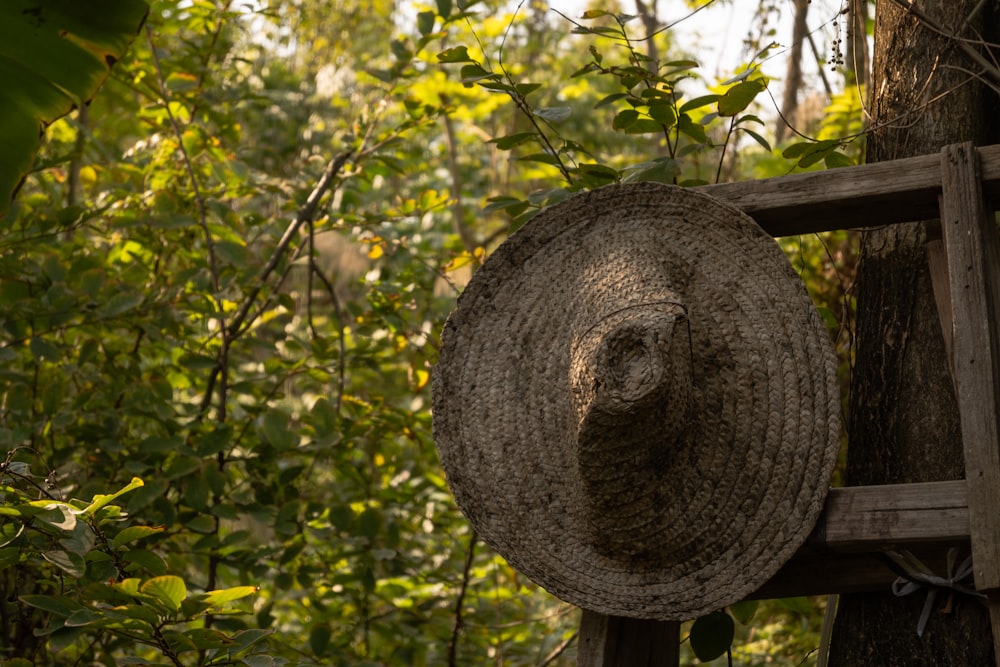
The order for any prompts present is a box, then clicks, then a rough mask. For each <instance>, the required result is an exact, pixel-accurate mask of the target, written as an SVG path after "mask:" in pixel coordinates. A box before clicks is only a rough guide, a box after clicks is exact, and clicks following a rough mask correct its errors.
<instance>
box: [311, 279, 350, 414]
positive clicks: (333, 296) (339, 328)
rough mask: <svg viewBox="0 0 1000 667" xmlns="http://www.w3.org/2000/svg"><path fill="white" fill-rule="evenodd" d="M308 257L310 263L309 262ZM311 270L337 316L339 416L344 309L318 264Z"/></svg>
mask: <svg viewBox="0 0 1000 667" xmlns="http://www.w3.org/2000/svg"><path fill="white" fill-rule="evenodd" d="M311 261H312V260H311V259H310V263H311ZM312 272H314V273H315V274H316V276H317V277H318V278H319V280H320V282H321V283H323V287H324V288H325V289H326V291H327V293H328V294H329V295H330V300H331V301H333V312H334V314H335V315H336V317H337V340H338V344H339V347H340V357H339V358H338V359H337V403H336V405H335V406H334V407H335V408H336V415H337V417H338V418H339V417H340V406H341V404H342V403H343V402H344V387H345V386H346V374H347V365H346V364H347V361H346V356H347V345H346V343H345V342H344V311H343V309H342V308H341V307H340V299H338V298H337V292H336V290H334V289H333V285H332V284H331V283H330V281H329V280H328V279H327V277H326V276H325V275H324V274H323V272H322V271H320V270H319V267H318V266H315V265H313V266H312Z"/></svg>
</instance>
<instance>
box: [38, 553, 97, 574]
mask: <svg viewBox="0 0 1000 667" xmlns="http://www.w3.org/2000/svg"><path fill="white" fill-rule="evenodd" d="M42 558H44V559H45V560H47V561H49V562H50V563H52V564H53V565H55V566H56V567H58V568H59V569H60V570H62V571H64V572H66V573H67V574H68V575H70V576H72V577H77V578H79V577H82V576H83V573H84V572H86V571H87V563H86V562H85V561H84V560H83V556H81V555H80V554H75V553H72V552H69V551H43V552H42Z"/></svg>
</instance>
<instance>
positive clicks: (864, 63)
mask: <svg viewBox="0 0 1000 667" xmlns="http://www.w3.org/2000/svg"><path fill="white" fill-rule="evenodd" d="M867 22H868V0H850V3H849V6H848V11H847V26H848V27H847V39H846V40H844V46H845V48H844V83H845V84H846V85H848V86H855V85H857V86H861V87H865V86H867V85H868V64H869V63H868V33H867V32H866V30H865V24H866V23H867Z"/></svg>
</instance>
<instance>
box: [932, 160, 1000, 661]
mask: <svg viewBox="0 0 1000 667" xmlns="http://www.w3.org/2000/svg"><path fill="white" fill-rule="evenodd" d="M981 180H982V178H981V174H980V168H979V155H978V153H977V151H976V149H975V147H974V146H973V145H972V144H971V143H969V142H967V143H963V144H956V145H952V146H946V147H945V148H944V149H943V150H942V152H941V186H942V195H941V230H942V235H943V237H944V244H945V252H946V253H947V256H948V273H949V279H950V282H951V303H952V308H953V317H952V324H953V326H954V337H953V345H954V368H955V385H956V387H957V388H958V405H959V412H960V413H961V420H962V443H963V447H964V452H965V478H966V483H967V484H968V502H969V526H970V529H971V542H972V560H973V573H974V576H975V582H976V589H977V590H978V591H980V592H984V593H986V594H987V595H988V597H989V607H990V622H991V624H992V626H993V646H994V651H995V653H996V656H997V664H998V665H1000V430H998V416H1000V326H998V322H997V317H998V316H1000V239H998V237H997V231H996V224H995V223H994V221H993V215H992V214H991V213H990V212H989V210H988V209H987V207H986V204H985V202H984V199H983V192H982V183H981Z"/></svg>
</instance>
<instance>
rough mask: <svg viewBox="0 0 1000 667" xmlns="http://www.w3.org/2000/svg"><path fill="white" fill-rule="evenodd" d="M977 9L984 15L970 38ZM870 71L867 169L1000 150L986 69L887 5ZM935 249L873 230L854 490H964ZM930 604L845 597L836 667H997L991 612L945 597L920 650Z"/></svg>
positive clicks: (856, 393)
mask: <svg viewBox="0 0 1000 667" xmlns="http://www.w3.org/2000/svg"><path fill="white" fill-rule="evenodd" d="M917 5H918V6H919V7H920V9H922V12H923V13H925V14H926V15H927V16H928V17H929V18H930V19H932V20H933V21H934V22H936V23H937V24H939V25H940V26H942V27H944V28H945V29H946V30H947V31H950V32H952V33H954V32H958V31H959V29H960V28H961V27H962V26H963V25H965V31H964V33H963V34H965V35H974V34H976V33H979V34H982V33H983V32H984V30H985V26H990V27H991V29H992V27H993V26H994V23H995V20H996V18H997V17H1000V12H998V11H997V10H998V6H1000V0H988V1H987V2H985V3H977V2H974V1H964V0H963V1H960V2H956V1H955V0H925V1H924V2H919V3H917ZM976 5H984V7H983V8H982V11H981V12H980V13H979V14H978V15H976V16H973V17H972V18H971V20H969V21H968V23H967V24H966V21H967V17H968V16H969V13H970V12H973V8H974V7H975V6H976ZM973 31H975V32H973ZM987 32H988V31H987ZM990 37H991V36H990V35H989V34H986V39H990ZM958 68H961V69H958ZM873 70H874V71H873V76H872V80H873V89H872V92H873V116H874V119H875V120H874V123H873V125H874V127H875V128H876V129H875V130H874V131H873V132H872V133H871V134H870V136H869V140H868V161H869V162H879V161H883V160H892V159H896V158H903V157H909V156H913V155H920V154H928V153H936V152H938V151H939V150H940V149H941V147H942V146H944V145H947V144H950V143H955V142H959V141H964V140H972V141H974V142H976V143H977V144H979V145H983V144H989V143H994V142H996V141H997V130H998V128H997V126H996V122H995V120H994V119H995V118H996V115H995V114H996V96H995V93H993V92H992V91H990V90H989V89H988V88H986V87H984V86H982V85H980V84H979V83H978V82H977V80H976V79H974V78H970V74H969V72H970V71H973V70H975V66H974V65H971V64H970V63H969V62H967V61H966V60H965V59H964V56H963V55H962V54H961V52H960V50H959V49H957V48H955V46H954V44H952V43H951V41H950V40H949V39H947V38H945V37H942V36H941V35H940V34H939V33H937V32H935V31H933V30H929V29H928V28H927V27H926V26H923V25H921V23H920V21H919V20H918V19H917V18H916V17H915V16H914V13H910V12H905V11H903V10H901V9H900V6H899V5H898V4H897V3H896V2H892V1H890V0H882V1H881V2H879V3H878V4H877V6H876V28H875V62H874V68H873ZM927 235H928V225H927V224H914V225H896V226H892V227H886V228H882V229H874V230H870V231H868V232H866V233H865V234H864V235H863V238H862V242H861V260H860V262H859V265H858V278H857V283H856V289H857V308H858V314H857V337H856V357H855V365H854V377H853V378H852V384H851V397H850V406H849V407H850V416H849V420H848V434H849V441H850V449H849V453H848V462H847V472H846V478H847V483H848V484H852V485H861V484H886V483H900V482H923V481H938V480H949V479H961V478H962V477H963V476H964V466H963V454H962V443H961V430H960V426H959V419H958V406H957V403H956V399H955V392H954V388H953V385H952V379H951V376H950V373H949V369H948V361H947V357H946V354H945V350H944V339H943V336H942V331H941V327H940V322H939V319H938V315H937V308H936V306H935V302H934V296H933V291H932V288H931V282H930V274H929V270H928V264H927V251H926V241H927ZM936 574H942V575H943V574H945V573H936ZM925 597H926V596H925V593H923V592H917V593H915V594H912V595H909V596H906V597H902V598H897V597H894V596H893V595H892V594H891V593H890V592H888V591H886V592H885V593H877V594H866V595H845V596H843V597H842V598H841V600H840V606H839V610H838V613H837V621H836V624H835V626H834V638H833V642H832V645H831V652H830V662H829V664H830V665H850V666H853V665H879V666H880V667H881V666H890V665H900V666H903V665H905V666H906V667H913V666H915V665H928V666H931V665H934V666H937V665H990V664H993V647H992V639H991V634H990V623H989V616H988V614H987V612H986V608H985V607H984V606H983V605H981V604H980V603H979V602H978V601H976V600H973V599H970V598H968V597H963V596H956V597H954V598H953V599H949V596H947V595H945V594H943V593H942V594H939V596H938V602H937V604H936V605H935V608H934V611H933V612H932V614H931V616H930V619H929V621H928V623H927V626H926V630H925V632H924V634H923V636H922V637H919V636H918V635H917V623H918V619H919V617H920V613H921V610H922V608H923V605H924V601H925ZM948 602H950V603H951V605H950V607H949V608H948V609H947V611H942V608H943V607H944V606H945V603H948Z"/></svg>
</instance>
